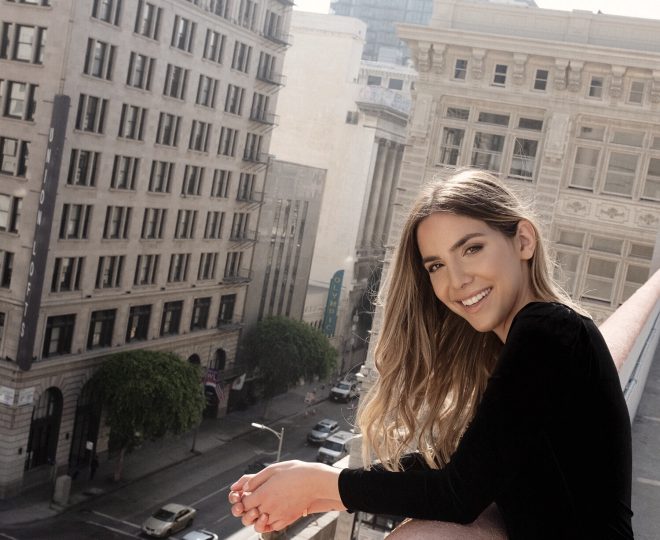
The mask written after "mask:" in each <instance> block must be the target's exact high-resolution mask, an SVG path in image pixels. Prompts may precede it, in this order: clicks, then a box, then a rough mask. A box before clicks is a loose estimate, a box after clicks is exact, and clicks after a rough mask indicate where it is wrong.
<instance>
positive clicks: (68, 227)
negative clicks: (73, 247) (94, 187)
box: [59, 204, 92, 240]
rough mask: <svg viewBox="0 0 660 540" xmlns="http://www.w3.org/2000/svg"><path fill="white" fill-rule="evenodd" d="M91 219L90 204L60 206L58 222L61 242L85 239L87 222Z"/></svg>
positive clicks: (87, 229) (87, 227)
mask: <svg viewBox="0 0 660 540" xmlns="http://www.w3.org/2000/svg"><path fill="white" fill-rule="evenodd" d="M91 217H92V205H91V204H65V205H63V206H62V217H61V221H60V234H59V237H60V239H61V240H71V239H78V240H82V239H87V237H88V236H87V233H88V231H89V222H90V221H91Z"/></svg>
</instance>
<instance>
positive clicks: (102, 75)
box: [83, 38, 117, 81]
mask: <svg viewBox="0 0 660 540" xmlns="http://www.w3.org/2000/svg"><path fill="white" fill-rule="evenodd" d="M116 49H117V48H116V47H115V46H114V45H110V44H109V43H105V42H104V41H98V40H96V39H92V38H89V39H88V40H87V53H86V54H85V65H84V67H83V73H84V74H85V75H91V76H92V77H98V78H99V79H105V80H108V81H111V80H112V68H113V67H114V59H115V52H116Z"/></svg>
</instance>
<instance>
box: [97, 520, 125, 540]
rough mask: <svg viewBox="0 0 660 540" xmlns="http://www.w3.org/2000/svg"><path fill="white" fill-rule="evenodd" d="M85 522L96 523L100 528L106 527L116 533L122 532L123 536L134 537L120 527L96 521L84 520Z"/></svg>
mask: <svg viewBox="0 0 660 540" xmlns="http://www.w3.org/2000/svg"><path fill="white" fill-rule="evenodd" d="M85 523H88V524H90V525H96V526H97V527H101V528H102V529H107V530H108V531H112V532H116V533H118V534H123V535H124V536H128V537H130V538H135V535H134V534H131V533H127V532H126V531H122V530H121V529H117V528H115V527H110V526H109V525H103V523H98V522H96V521H85Z"/></svg>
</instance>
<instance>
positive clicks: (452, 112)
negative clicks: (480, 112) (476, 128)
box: [445, 107, 470, 120]
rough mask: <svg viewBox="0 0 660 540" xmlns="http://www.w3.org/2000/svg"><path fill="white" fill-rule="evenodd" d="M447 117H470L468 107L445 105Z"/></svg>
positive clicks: (458, 118)
mask: <svg viewBox="0 0 660 540" xmlns="http://www.w3.org/2000/svg"><path fill="white" fill-rule="evenodd" d="M445 116H446V117H447V118H455V119H456V120H467V119H468V118H469V117H470V109H460V108H458V107H447V110H446V112H445Z"/></svg>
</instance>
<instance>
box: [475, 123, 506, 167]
mask: <svg viewBox="0 0 660 540" xmlns="http://www.w3.org/2000/svg"><path fill="white" fill-rule="evenodd" d="M503 148H504V135H495V134H493V133H482V132H477V133H475V135H474V146H473V148H472V162H471V163H470V165H472V167H477V168H478V169H485V170H487V171H493V172H495V173H498V172H499V171H500V167H501V165H502V150H503Z"/></svg>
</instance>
